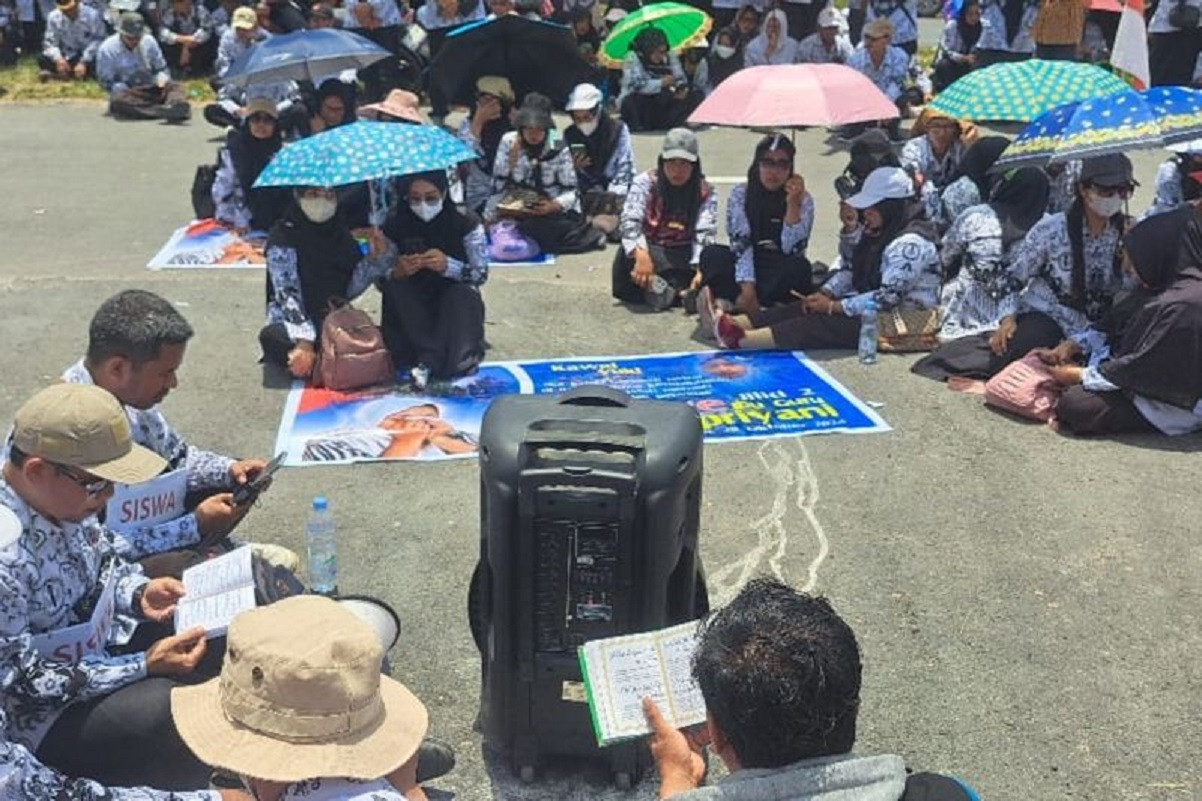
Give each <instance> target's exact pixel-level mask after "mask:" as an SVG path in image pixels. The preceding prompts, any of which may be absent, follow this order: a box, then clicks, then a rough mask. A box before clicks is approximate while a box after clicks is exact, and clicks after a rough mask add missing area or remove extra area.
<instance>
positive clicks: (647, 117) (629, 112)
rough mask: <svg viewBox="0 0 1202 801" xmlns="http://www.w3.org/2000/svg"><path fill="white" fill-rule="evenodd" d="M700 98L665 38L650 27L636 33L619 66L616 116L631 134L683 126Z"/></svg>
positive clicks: (657, 29) (659, 31)
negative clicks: (619, 79) (620, 73)
mask: <svg viewBox="0 0 1202 801" xmlns="http://www.w3.org/2000/svg"><path fill="white" fill-rule="evenodd" d="M703 99H704V97H703V96H702V94H701V93H700V92H697V91H694V90H692V89H691V88H690V87H689V76H688V75H686V74H685V71H684V67H682V66H681V64H680V59H679V58H678V57H677V55H676V54H675V53H673V52H671V50H670V49H669V48H668V37H667V36H665V35H664V32H663V31H661V30H660V29H659V28H656V27H655V26H654V25H648V26H647V27H646V28H644V29H643V30H641V31H639V33H638V35H637V36H635V37H634V41H633V42H631V44H630V52H629V53H628V54H627V55H626V60H625V61H624V62H623V63H622V88H621V91H620V92H619V94H618V113H619V114H620V115H621V117H622V120H623V122H625V123H626V124H627V125H628V126H629V127H630V130H632V131H662V130H666V129H668V128H675V127H677V126H680V125H684V123H685V120H687V119H688V117H689V115H690V114H692V113H693V109H695V108H697V106H698V105H699V104H700V103H701V101H702V100H703Z"/></svg>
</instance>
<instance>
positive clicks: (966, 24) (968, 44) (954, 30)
mask: <svg viewBox="0 0 1202 801" xmlns="http://www.w3.org/2000/svg"><path fill="white" fill-rule="evenodd" d="M980 38H981V3H980V0H964V4H963V5H961V6H960V11H959V12H958V13H957V14H956V18H955V19H953V20H948V22H947V24H946V25H944V26H943V36H942V37H941V38H940V39H939V53H938V55H936V57H935V67H934V69H933V70H932V72H931V86H932V87H933V88H934V90H935V92H936V93H938V92H942V91H943V90H944V89H946V88H947V87H949V86H951V85H952V84H953V83H955V82H956V81H958V80H959V79H960V78H963V77H964V76H965V75H967V74H968V73H970V72H972V71H973V68H974V67H975V66H976V63H977V53H976V50H977V40H979V39H980Z"/></svg>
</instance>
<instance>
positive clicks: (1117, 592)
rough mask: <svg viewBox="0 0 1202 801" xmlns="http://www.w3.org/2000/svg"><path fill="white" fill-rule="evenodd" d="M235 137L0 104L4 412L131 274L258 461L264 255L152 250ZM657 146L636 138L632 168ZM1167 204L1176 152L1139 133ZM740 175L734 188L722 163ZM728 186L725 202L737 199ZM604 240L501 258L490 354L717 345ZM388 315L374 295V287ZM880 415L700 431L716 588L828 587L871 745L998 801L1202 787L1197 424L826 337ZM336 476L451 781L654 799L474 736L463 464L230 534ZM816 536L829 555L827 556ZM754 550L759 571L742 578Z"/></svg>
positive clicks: (236, 446) (824, 217)
mask: <svg viewBox="0 0 1202 801" xmlns="http://www.w3.org/2000/svg"><path fill="white" fill-rule="evenodd" d="M216 133H217V132H216V131H215V130H214V129H211V128H209V127H208V126H207V125H205V124H204V123H203V122H201V121H199V120H195V121H193V122H192V123H191V124H190V125H186V126H181V127H169V126H163V125H158V124H141V123H119V122H115V121H113V120H110V119H108V118H106V117H104V116H103V115H102V108H101V106H100V105H99V104H90V103H78V104H76V103H64V104H44V105H39V106H14V105H0V153H3V154H4V159H3V163H4V166H3V168H2V170H0V187H2V189H3V191H0V341H4V342H7V343H8V349H7V351H6V352H5V354H4V356H3V357H0V369H2V370H3V376H4V381H3V383H2V384H0V416H2V417H5V418H10V417H11V414H12V413H13V411H14V410H15V409H16V408H17V406H18V405H19V404H20V403H21V402H22V401H23V400H24V399H25V398H27V397H28V396H29V395H30V394H31V393H32V392H34V391H35V390H36V389H37V388H39V387H41V386H43V385H45V384H46V383H48V382H50V381H52V380H54V378H55V377H56V376H57V375H58V374H59V373H60V371H61V370H62V369H63V368H65V367H66V366H67V365H69V364H71V363H72V362H73V361H75V360H76V359H77V358H78V357H79V356H80V355H82V350H83V348H84V345H85V341H86V326H87V321H88V319H89V317H90V315H91V314H92V312H93V310H94V309H95V307H96V306H97V304H98V303H99V302H100V301H101V300H102V299H103V298H105V297H107V296H109V295H111V294H112V293H114V292H116V291H118V290H120V289H122V288H126V287H144V288H147V289H151V290H153V291H156V292H158V293H160V294H162V295H164V296H165V297H167V298H169V299H170V300H171V301H172V302H174V303H175V304H177V306H178V307H179V308H180V309H181V310H182V311H183V313H184V314H185V315H187V317H188V318H189V319H190V320H191V322H192V324H193V325H194V326H195V328H196V331H197V336H196V338H195V340H194V342H193V344H192V345H191V346H190V347H189V352H188V357H187V360H186V362H185V365H184V367H183V370H182V375H181V386H180V387H179V389H178V390H177V391H176V392H174V393H172V395H171V396H170V397H169V398H168V399H167V400H166V402H165V404H164V410H165V412H166V414H167V415H168V417H169V419H170V420H171V421H172V422H173V423H174V424H175V425H176V426H177V427H178V428H179V429H180V430H181V431H182V432H184V433H185V434H186V435H187V436H188V437H189V438H190V440H191V441H193V442H195V443H197V444H199V445H203V446H205V447H208V448H212V449H214V450H217V451H220V452H225V453H230V454H237V455H266V454H268V453H269V451H270V449H271V447H272V444H273V442H274V438H275V433H276V428H277V425H278V423H279V419H280V414H281V409H282V406H283V402H284V398H285V390H284V389H283V388H281V387H278V386H265V384H264V380H263V376H262V373H261V371H260V368H259V367H258V365H257V364H256V358H257V355H258V354H257V342H256V332H257V331H258V329H259V327H260V325H261V323H262V319H263V310H262V309H263V294H262V293H263V278H262V275H261V274H259V273H257V272H237V273H226V272H199V273H193V272H161V273H155V272H150V271H147V270H146V269H145V268H144V266H143V265H145V263H146V261H147V260H148V258H149V257H150V256H151V254H153V253H154V252H155V250H157V248H158V247H159V246H160V245H161V244H162V242H163V241H164V240H165V239H166V237H167V236H168V234H169V233H170V232H171V231H172V230H173V229H174V228H175V227H177V226H178V225H180V224H182V223H183V222H185V221H186V220H188V219H189V217H190V205H189V200H188V188H189V187H190V185H191V179H192V172H193V169H194V167H195V166H196V165H197V164H198V163H202V162H205V161H210V162H211V161H212V159H213V156H214V153H215V150H216V147H217V140H216V139H215V138H214V137H215V134H216ZM755 139H756V137H755V135H753V134H750V133H746V132H739V131H726V130H716V129H715V130H709V131H706V132H704V133H703V134H702V152H703V160H704V165H705V169H706V170H707V172H708V173H709V174H710V175H711V176H715V177H718V178H721V177H724V176H739V175H742V174H745V172H746V169H747V165H748V163H749V160H750V153H751V149H752V147H753V144H754V142H755ZM797 143H798V146H799V148H800V153H801V155H800V157H799V159H798V167H799V169H800V171H801V172H803V174H804V175H805V178H806V180H807V185H808V187H809V188H810V191H811V192H813V193H814V195H815V198H816V200H817V203H818V210H819V211H818V222H817V226H816V229H815V235H814V238H813V241H812V243H811V248H810V253H811V256H812V257H813V258H815V259H817V260H821V261H829V260H830V258H831V256H832V255H833V252H834V248H835V242H836V236H835V232H836V230H837V227H838V220H837V217H836V210H835V195H834V192H833V189H832V187H831V182H832V179H833V178H834V176H835V175H836V174H837V173H838V172H839V171H840V170H841V169H842V167H843V164H844V161H845V157H844V155H843V154H842V153H841V152H840V151H838V150H837V149H835V148H833V147H832V146H830V145H828V143H827V141H826V136H825V132H823V131H818V130H810V131H805V132H802V133H801V134H799V135H798V137H797ZM657 146H658V140H657V137H653V136H639V137H636V145H635V147H636V155H637V159H638V164H639V165H640V166H641V167H644V168H645V167H647V166H649V165H651V164H652V163H653V159H654V156H655V153H656V152H657ZM1132 155H1133V157H1134V159H1135V162H1136V165H1137V172H1138V176H1139V178H1140V179H1141V180H1142V181H1143V184H1144V185H1143V187H1142V188H1141V189H1140V191H1139V193H1138V195H1137V197H1136V198H1135V200H1134V201H1133V208H1135V209H1137V210H1138V209H1142V208H1143V206H1144V205H1146V203H1147V201H1148V199H1149V198H1150V187H1151V182H1152V179H1153V176H1154V172H1155V167H1156V164H1157V163H1158V162H1159V160H1160V159H1161V158H1163V155H1164V154H1162V153H1158V152H1154V151H1146V152H1140V153H1134V154H1132ZM719 189H720V191H721V192H722V193H723V196H724V197H725V194H726V193H728V191H729V184H723V183H720V184H719ZM723 208H725V203H723ZM610 258H611V253H610V252H606V253H605V254H596V255H588V256H576V257H570V258H561V259H560V260H559V263H558V264H557V265H555V266H553V267H544V268H508V269H496V270H494V271H493V274H492V277H491V278H490V280H489V283H488V284H487V286H486V287H485V289H484V296H485V300H486V303H487V307H488V328H487V335H488V339H489V341H490V342H491V344H492V351H491V352H490V354H489V358H490V359H494V360H500V359H514V358H549V357H562V356H579V355H603V354H632V355H633V354H640V353H654V352H665V351H674V350H681V349H690V348H700V347H703V346H702V345H700V344H699V343H697V342H695V341H693V340H692V339H691V335H692V333H693V324H692V322H691V321H690V320H688V319H687V318H685V317H684V316H683V315H682V314H681V313H680V312H669V313H663V314H632V313H631V312H630V311H628V310H626V309H625V308H623V307H621V306H618V305H615V303H614V302H612V301H611V300H610V298H609V294H608V285H609V264H610ZM367 306H368V308H374V306H375V301H374V299H372V300H369V301H368V303H367ZM814 355H815V356H816V357H818V358H820V359H821V360H822V362H823V364H824V366H825V367H826V368H827V369H828V370H829V371H830V372H831V373H832V374H833V375H834V376H835V377H836V378H837V379H838V380H840V381H842V382H843V383H844V384H845V385H846V386H848V387H849V388H850V389H851V390H852V391H853V392H854V393H856V394H857V395H858V396H859V397H860V398H862V399H864V400H867V401H872V402H874V403H877V404H880V405H881V407H880V411H881V413H882V414H883V415H884V417H885V418H886V419H887V420H888V422H889V423H890V424H891V425H892V427H893V431H892V432H891V433H887V434H874V435H864V436H819V437H810V438H807V439H794V440H776V441H772V442H767V443H759V442H750V443H742V444H719V445H713V446H710V447H709V448H707V451H706V454H705V467H706V471H705V487H704V508H703V520H702V555H703V558H704V560H705V565H706V569H707V571H708V573H709V575H710V576H711V578H712V583H711V595H712V600H713V602H714V603H720V602H722V601H723V600H725V599H727V598H729V597H730V596H731V595H732V594H733V593H734V592H735V591H737V587H738V582H739V579H740V576H741V575H743V573H744V572H746V573H749V574H754V573H758V572H771V570H772V567H771V565H770V564H769V559H768V558H767V556H766V555H765V553H767V552H775V551H776V550H777V549H780V551H781V552H782V553H783V556H782V557H781V558H780V559H779V565H778V567H779V573H780V575H781V576H782V577H783V578H785V579H786V580H788V581H790V582H793V583H795V584H797V585H799V586H802V585H809V586H813V587H815V588H816V590H817V591H819V592H822V593H825V594H826V595H828V596H829V597H830V598H831V599H832V600H833V602H834V604H835V606H836V608H837V609H839V610H840V612H841V613H842V614H843V615H844V616H845V617H846V618H847V619H848V620H849V621H850V623H851V624H852V626H853V627H854V628H855V630H856V632H857V635H858V637H859V641H860V644H861V648H862V650H863V654H864V667H865V673H864V692H863V707H862V712H861V714H860V727H859V732H860V736H859V742H858V748H859V750H860V751H862V752H866V753H873V752H893V753H898V754H902V755H904V756H905V758H906V759H907V761H908V763H909V764H910V765H912V766H914V767H916V768H919V769H928V770H938V771H949V772H954V773H957V774H959V775H961V776H963V777H965V778H966V779H967V780H968V781H969V782H970V783H972V784H973V785H975V786H976V787H977V788H978V789H979V790H980V791H981V792H982V796H983V797H984V798H987V799H1017V798H1022V799H1064V798H1080V799H1117V798H1122V799H1186V798H1195V797H1202V776H1200V773H1199V764H1200V762H1202V759H1200V757H1202V745H1200V743H1202V700H1200V699H1202V673H1200V668H1199V661H1200V660H1199V657H1200V655H1202V635H1200V633H1199V632H1200V627H1199V606H1200V602H1202V597H1200V592H1199V587H1200V586H1202V568H1200V564H1202V546H1200V545H1199V539H1200V536H1202V524H1200V523H1199V520H1200V516H1202V495H1200V493H1199V489H1198V488H1199V486H1202V481H1200V479H1202V470H1200V468H1199V464H1200V460H1199V457H1198V455H1197V451H1198V450H1199V446H1200V444H1202V443H1200V441H1199V438H1198V437H1191V438H1186V439H1183V440H1176V441H1170V440H1167V439H1161V438H1154V437H1135V438H1124V439H1122V440H1109V441H1083V440H1075V439H1072V438H1068V437H1064V436H1060V435H1057V434H1056V433H1054V432H1052V431H1051V430H1049V429H1047V428H1045V427H1042V426H1039V425H1031V424H1024V423H1020V422H1016V421H1015V420H1013V419H1010V418H1007V417H1005V416H1002V415H1000V414H996V413H992V412H990V411H987V410H986V409H984V408H983V407H982V406H981V403H980V401H979V399H977V398H974V397H968V396H962V395H957V394H953V393H951V392H948V391H947V390H946V389H945V388H943V387H942V386H940V385H938V384H935V383H933V382H930V381H927V380H924V379H920V378H917V377H913V376H911V375H910V373H909V372H908V366H909V364H910V362H911V361H912V358H910V357H899V356H886V357H882V359H881V360H880V362H879V363H878V364H876V365H874V366H862V365H860V364H859V363H858V362H857V361H856V359H855V358H854V356H848V355H846V354H821V353H817V354H814ZM319 493H320V494H325V495H326V496H328V497H329V499H330V503H331V508H332V510H333V513H334V516H335V519H336V521H337V525H338V531H339V546H340V558H341V570H342V579H341V582H340V583H341V585H342V587H343V589H344V590H346V591H354V592H364V593H371V594H374V595H378V596H380V597H382V598H384V599H386V600H388V601H389V602H390V603H391V604H393V605H394V606H395V607H396V608H397V609H398V610H399V611H400V613H401V615H402V617H403V619H404V635H403V639H402V642H401V643H400V644H399V645H398V647H397V648H396V649H395V651H394V652H393V654H392V661H393V665H394V666H395V675H396V676H397V677H398V678H400V679H401V680H403V681H404V682H406V683H407V684H408V685H409V686H410V687H412V688H413V689H414V690H415V691H416V692H417V693H418V694H419V695H420V696H421V697H422V698H423V699H424V700H425V702H426V703H427V704H428V705H429V708H430V713H431V721H432V733H434V734H437V735H439V736H441V737H443V738H445V739H447V740H449V741H451V742H452V743H453V744H454V745H455V746H456V748H457V749H458V752H459V759H460V764H459V767H458V769H457V770H456V771H455V772H454V773H453V774H451V775H449V776H447V777H445V778H444V779H441V780H439V781H438V782H436V784H435V787H436V789H437V791H438V792H437V793H436V794H435V797H441V798H448V797H455V798H458V799H464V801H473V800H474V799H486V798H504V799H575V798H581V799H584V798H606V799H616V798H640V799H641V798H652V797H653V796H654V782H653V780H652V781H647V782H644V783H643V784H642V785H641V786H640V787H639V788H637V789H636V790H635V791H634V792H633V793H630V794H624V793H618V792H616V791H613V790H611V789H608V787H607V777H606V776H605V775H604V774H603V773H601V772H598V771H596V770H594V769H589V768H587V767H585V766H563V765H552V766H550V767H549V768H548V770H546V771H544V772H543V773H542V774H540V776H539V778H538V780H537V781H536V782H535V783H534V784H532V785H529V786H524V785H522V784H520V783H519V782H517V781H516V780H515V779H514V778H513V777H512V776H510V775H509V773H508V771H507V770H506V768H505V765H504V764H503V762H501V761H498V760H495V759H486V758H485V755H484V752H483V751H482V748H481V742H480V738H479V736H478V735H477V734H476V733H474V732H473V729H472V723H473V720H474V718H475V715H476V709H477V701H478V678H479V659H478V656H477V654H476V651H475V648H474V646H473V644H472V641H471V638H470V635H469V633H468V627H467V624H466V612H465V607H466V594H467V580H468V577H469V575H470V573H471V570H472V567H473V564H474V562H475V559H476V548H477V537H478V525H479V524H478V490H477V466H476V464H475V462H473V461H457V462H444V463H436V464H387V465H361V466H354V467H326V468H321V467H314V468H306V469H300V470H286V471H284V472H282V473H281V474H279V475H278V476H277V478H276V482H275V485H274V486H273V487H272V489H271V490H270V492H268V493H267V494H266V495H265V496H264V497H263V498H262V499H261V502H260V508H258V509H257V510H255V511H254V512H253V513H252V514H251V515H250V517H249V518H248V519H247V520H246V521H245V522H244V524H243V526H242V528H241V529H240V530H239V534H240V536H242V537H243V538H246V539H254V540H261V541H271V542H278V543H281V544H283V545H287V546H289V547H291V548H294V549H297V550H301V549H302V548H303V528H304V520H305V516H306V513H307V508H308V503H309V500H310V499H311V498H312V497H313V496H314V495H316V494H319ZM824 552H825V554H826V555H825V556H824V557H822V558H819V557H820V556H821V555H822V554H823V553H824ZM744 568H746V571H744Z"/></svg>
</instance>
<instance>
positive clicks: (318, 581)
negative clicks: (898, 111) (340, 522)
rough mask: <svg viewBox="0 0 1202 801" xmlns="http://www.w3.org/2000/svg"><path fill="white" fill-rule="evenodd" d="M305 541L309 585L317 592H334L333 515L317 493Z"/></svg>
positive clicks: (336, 554) (335, 560)
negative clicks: (307, 549)
mask: <svg viewBox="0 0 1202 801" xmlns="http://www.w3.org/2000/svg"><path fill="white" fill-rule="evenodd" d="M305 536H306V540H307V541H308V545H309V589H311V590H313V592H315V593H317V594H318V595H333V594H335V593H337V592H338V542H337V540H336V539H335V538H334V518H333V517H331V516H330V508H329V503H328V502H327V501H326V499H325V498H324V497H322V496H321V495H318V496H317V497H316V498H314V499H313V511H312V512H310V513H309V523H308V525H307V526H306V527H305Z"/></svg>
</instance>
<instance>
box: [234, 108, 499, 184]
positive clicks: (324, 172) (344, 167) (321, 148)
mask: <svg viewBox="0 0 1202 801" xmlns="http://www.w3.org/2000/svg"><path fill="white" fill-rule="evenodd" d="M474 158H476V153H475V151H474V150H472V149H471V148H470V147H468V146H467V145H465V144H463V143H462V142H460V141H459V140H458V139H456V138H455V137H454V136H452V135H451V134H449V133H447V132H446V131H444V130H443V129H442V128H438V127H436V126H433V125H407V124H404V123H396V122H368V121H360V122H354V123H351V124H350V125H343V126H340V127H338V128H332V129H330V130H328V131H323V132H322V133H319V134H317V135H316V136H311V137H309V138H308V139H301V140H300V141H297V142H292V143H291V144H287V145H284V147H283V148H282V149H281V150H280V152H278V153H276V154H275V157H274V158H273V159H272V160H271V163H270V164H268V165H267V166H266V167H265V168H264V169H263V171H262V172H261V173H259V178H258V180H256V181H255V186H330V187H333V186H346V185H347V184H357V183H362V182H363V181H373V180H378V179H381V178H393V177H397V176H401V175H413V174H415V173H419V172H432V171H436V170H445V169H447V168H448V167H451V166H453V165H455V164H458V163H459V162H461V161H471V160H472V159H474Z"/></svg>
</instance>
